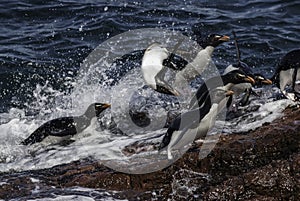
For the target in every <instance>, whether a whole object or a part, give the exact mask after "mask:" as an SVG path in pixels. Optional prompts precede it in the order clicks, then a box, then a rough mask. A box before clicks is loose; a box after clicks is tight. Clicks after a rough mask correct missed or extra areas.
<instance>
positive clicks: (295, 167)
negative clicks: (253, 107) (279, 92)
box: [0, 108, 300, 200]
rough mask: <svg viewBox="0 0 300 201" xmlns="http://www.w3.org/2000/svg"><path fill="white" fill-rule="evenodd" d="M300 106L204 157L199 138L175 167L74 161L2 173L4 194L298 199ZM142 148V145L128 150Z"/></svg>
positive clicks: (224, 140)
mask: <svg viewBox="0 0 300 201" xmlns="http://www.w3.org/2000/svg"><path fill="white" fill-rule="evenodd" d="M299 121H300V109H297V108H294V109H293V108H290V109H287V110H286V111H285V116H284V117H282V118H279V119H277V120H275V121H274V122H272V123H270V124H266V125H263V126H262V127H260V128H258V129H257V130H255V131H251V132H249V133H243V134H230V135H222V136H221V137H220V139H219V141H218V143H217V145H216V146H215V148H214V149H213V150H212V151H211V152H210V154H209V155H208V156H207V157H206V158H204V159H202V160H200V159H199V150H200V148H201V145H202V144H201V143H200V144H198V145H194V146H193V147H192V148H191V149H189V151H188V152H187V153H185V154H184V155H183V157H182V158H180V159H179V160H178V161H176V162H175V163H174V164H172V165H171V166H169V167H167V168H165V169H163V170H161V171H157V172H154V173H149V174H141V175H130V174H124V173H120V172H116V171H114V170H111V169H109V168H107V167H105V166H103V165H101V164H100V163H98V162H95V161H90V160H81V161H76V162H73V163H70V164H65V165H60V166H56V167H53V168H50V169H44V170H36V171H26V172H21V173H13V172H12V173H5V174H2V175H0V183H1V182H2V183H1V184H0V198H1V199H12V198H19V197H22V196H27V197H26V198H30V196H32V195H33V193H32V192H33V191H34V190H35V189H36V184H35V183H34V182H32V180H31V179H30V178H31V177H34V178H36V179H38V180H39V181H40V182H39V186H40V188H41V190H44V191H47V189H50V187H51V188H59V189H63V188H66V187H75V186H80V187H88V188H95V189H103V190H105V191H107V192H109V193H110V194H111V195H112V196H113V197H115V198H119V199H128V200H167V199H172V200H298V199H299V195H300V154H299V153H300V152H299V148H300V124H299V123H298V122H299ZM141 149H143V148H142V146H140V144H139V145H138V146H137V147H136V149H134V148H133V149H130V154H135V151H136V150H137V151H138V152H139V150H141Z"/></svg>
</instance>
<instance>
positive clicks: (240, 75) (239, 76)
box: [222, 70, 255, 85]
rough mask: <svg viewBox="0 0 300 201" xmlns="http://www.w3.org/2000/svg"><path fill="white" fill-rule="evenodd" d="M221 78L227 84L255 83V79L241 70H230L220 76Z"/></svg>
mask: <svg viewBox="0 0 300 201" xmlns="http://www.w3.org/2000/svg"><path fill="white" fill-rule="evenodd" d="M222 80H223V82H224V84H228V83H233V84H240V83H251V84H252V85H254V84H255V80H254V79H253V78H252V77H251V76H249V75H247V74H246V73H245V72H244V71H242V70H234V71H231V72H229V73H227V74H226V75H224V76H222Z"/></svg>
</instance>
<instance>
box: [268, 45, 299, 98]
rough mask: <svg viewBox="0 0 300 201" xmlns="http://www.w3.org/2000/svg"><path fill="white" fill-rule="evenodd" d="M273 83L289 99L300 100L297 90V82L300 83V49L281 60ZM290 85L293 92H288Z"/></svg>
mask: <svg viewBox="0 0 300 201" xmlns="http://www.w3.org/2000/svg"><path fill="white" fill-rule="evenodd" d="M272 81H273V82H274V83H275V84H276V85H277V87H278V88H279V89H280V90H281V92H282V93H283V94H284V95H285V96H286V97H287V98H289V99H291V100H294V101H295V100H297V99H299V98H300V92H299V91H297V90H295V86H296V84H297V82H299V81H300V49H296V50H292V51H290V52H288V53H287V54H286V55H285V56H284V57H282V58H281V60H280V62H279V63H278V65H277V69H276V71H275V73H274V75H273V77H272ZM288 85H289V86H290V87H291V92H289V91H287V90H286V87H287V86H288Z"/></svg>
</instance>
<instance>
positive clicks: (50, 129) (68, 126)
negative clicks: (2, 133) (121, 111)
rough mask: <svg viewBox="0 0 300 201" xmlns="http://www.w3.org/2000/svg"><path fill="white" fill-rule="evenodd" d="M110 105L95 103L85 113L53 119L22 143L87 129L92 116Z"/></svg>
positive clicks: (39, 140) (69, 134) (70, 134)
mask: <svg viewBox="0 0 300 201" xmlns="http://www.w3.org/2000/svg"><path fill="white" fill-rule="evenodd" d="M108 107H110V104H107V103H93V104H91V105H90V106H89V107H88V108H87V110H86V112H85V113H84V114H83V115H80V116H70V117H61V118H57V119H52V120H50V121H48V122H46V123H44V124H43V125H41V126H40V127H39V128H37V129H36V130H35V131H34V132H33V133H32V134H31V135H30V136H29V137H28V138H26V139H25V140H23V141H22V142H21V144H23V145H32V144H35V143H38V142H41V141H43V140H44V139H45V138H46V137H48V136H56V137H65V136H73V135H75V134H77V133H80V132H82V131H83V130H85V129H86V128H87V127H88V126H89V125H90V124H91V120H92V118H93V117H98V116H99V115H100V113H101V112H102V111H104V110H105V109H107V108H108Z"/></svg>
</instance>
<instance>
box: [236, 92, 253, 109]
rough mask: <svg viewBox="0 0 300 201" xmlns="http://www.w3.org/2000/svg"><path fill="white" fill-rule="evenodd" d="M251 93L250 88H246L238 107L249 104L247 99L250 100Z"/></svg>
mask: <svg viewBox="0 0 300 201" xmlns="http://www.w3.org/2000/svg"><path fill="white" fill-rule="evenodd" d="M251 92H252V89H251V88H247V89H246V90H245V94H244V96H243V98H242V99H241V100H240V101H239V105H240V106H246V105H248V104H249V98H250V94H251Z"/></svg>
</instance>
